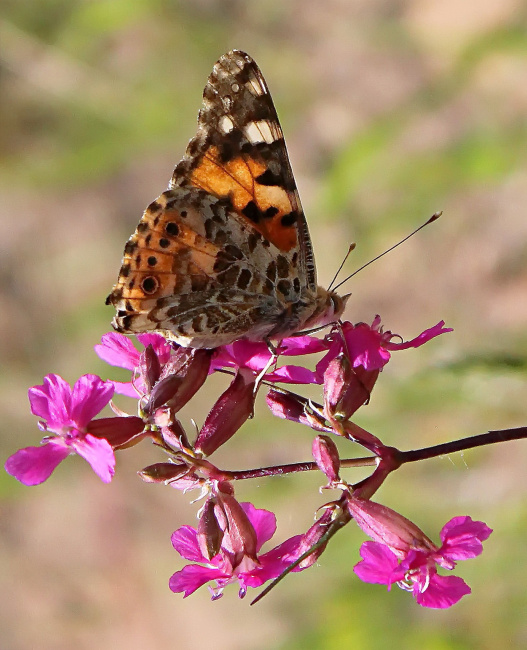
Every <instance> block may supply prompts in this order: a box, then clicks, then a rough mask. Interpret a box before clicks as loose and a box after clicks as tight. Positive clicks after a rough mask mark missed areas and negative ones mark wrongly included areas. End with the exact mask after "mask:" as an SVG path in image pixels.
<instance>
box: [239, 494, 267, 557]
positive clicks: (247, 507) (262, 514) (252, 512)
mask: <svg viewBox="0 0 527 650" xmlns="http://www.w3.org/2000/svg"><path fill="white" fill-rule="evenodd" d="M240 505H241V507H242V508H243V511H244V512H245V514H246V515H247V517H248V518H249V521H250V522H251V524H252V526H253V528H254V532H255V533H256V539H257V543H256V544H257V546H256V550H257V551H259V550H260V549H261V548H262V546H263V545H264V544H265V542H268V541H269V540H270V539H271V537H272V536H273V535H274V534H275V532H276V517H275V515H274V514H273V513H272V512H269V510H260V509H258V508H255V507H254V506H253V504H252V503H248V502H245V503H242V504H240Z"/></svg>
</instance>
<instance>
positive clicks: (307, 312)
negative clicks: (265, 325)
mask: <svg viewBox="0 0 527 650" xmlns="http://www.w3.org/2000/svg"><path fill="white" fill-rule="evenodd" d="M346 299H347V296H345V297H344V298H342V297H341V296H339V295H338V294H337V293H335V292H334V291H327V290H326V289H324V287H321V286H318V287H317V292H316V294H314V295H311V296H309V297H304V298H303V299H301V300H299V301H298V302H295V303H292V304H290V305H288V306H287V308H286V309H284V311H283V312H282V313H281V314H280V315H279V317H278V318H277V323H276V326H275V327H274V328H273V329H272V330H271V331H270V332H269V333H268V334H267V338H271V339H281V338H285V337H287V336H291V335H293V334H298V332H301V331H304V330H311V329H314V328H319V327H324V326H325V325H329V324H330V323H334V322H336V321H338V320H339V318H340V316H341V315H342V312H343V311H344V307H345V306H346Z"/></svg>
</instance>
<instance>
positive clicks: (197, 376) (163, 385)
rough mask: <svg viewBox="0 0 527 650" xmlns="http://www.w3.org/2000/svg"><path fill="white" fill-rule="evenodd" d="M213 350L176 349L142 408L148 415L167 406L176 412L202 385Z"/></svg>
mask: <svg viewBox="0 0 527 650" xmlns="http://www.w3.org/2000/svg"><path fill="white" fill-rule="evenodd" d="M211 356H212V350H194V349H191V348H182V347H180V348H178V349H177V350H176V352H175V354H174V356H173V358H172V359H171V360H170V361H169V362H168V363H166V364H165V366H164V368H163V370H162V372H161V377H160V379H159V381H158V382H157V383H156V384H155V385H154V387H153V388H152V391H151V394H150V397H149V400H148V402H147V404H146V405H145V410H146V411H147V413H153V412H154V411H155V410H156V409H157V408H159V407H160V406H163V405H164V404H167V405H168V406H170V408H171V409H172V412H173V413H177V412H178V411H179V410H180V409H181V408H183V406H185V404H186V403H187V402H188V401H189V400H190V399H191V398H192V397H194V395H195V394H196V393H197V391H198V390H199V389H200V388H201V387H202V386H203V384H204V383H205V380H206V379H207V375H208V372H209V367H210V359H211Z"/></svg>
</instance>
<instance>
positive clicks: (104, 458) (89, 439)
mask: <svg viewBox="0 0 527 650" xmlns="http://www.w3.org/2000/svg"><path fill="white" fill-rule="evenodd" d="M71 446H72V447H73V449H75V451H76V452H77V453H78V454H79V456H82V457H83V458H84V460H86V461H88V463H89V464H90V465H91V468H92V469H93V471H94V472H95V473H96V474H97V476H98V477H99V478H100V479H101V480H102V481H104V483H109V482H110V481H111V480H112V476H113V475H114V471H115V456H114V453H113V449H112V446H111V445H110V443H109V442H108V441H107V440H105V439H104V438H96V437H95V436H92V435H91V434H89V433H88V434H87V435H86V436H83V437H82V438H78V439H77V440H74V441H73V443H72V445H71Z"/></svg>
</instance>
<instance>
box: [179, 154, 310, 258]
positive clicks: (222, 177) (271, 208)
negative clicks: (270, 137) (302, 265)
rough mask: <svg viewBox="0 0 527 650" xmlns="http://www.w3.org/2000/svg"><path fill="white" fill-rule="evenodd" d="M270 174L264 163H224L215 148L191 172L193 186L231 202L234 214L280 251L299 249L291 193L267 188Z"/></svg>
mask: <svg viewBox="0 0 527 650" xmlns="http://www.w3.org/2000/svg"><path fill="white" fill-rule="evenodd" d="M268 178H269V170H268V167H267V166H266V164H265V163H264V162H261V161H259V160H255V159H253V158H251V157H249V156H238V157H235V158H233V159H231V160H228V161H225V162H223V161H222V160H221V156H220V152H219V151H218V149H217V148H216V147H210V149H209V150H208V151H207V152H206V153H205V155H204V156H203V157H202V158H201V160H200V162H199V164H198V165H197V166H196V167H195V168H194V169H193V170H192V174H191V177H190V180H191V182H192V184H193V185H195V186H196V187H199V188H201V189H204V190H205V191H207V192H209V193H210V194H212V195H214V196H218V197H221V198H229V199H230V201H231V203H232V206H233V208H234V210H235V211H236V212H237V213H238V214H240V215H243V216H244V217H246V218H247V219H249V220H250V221H251V223H252V224H253V226H254V227H255V228H256V230H258V231H259V232H260V233H261V234H262V235H263V236H264V237H265V238H266V239H268V240H269V241H270V242H271V243H273V244H274V245H275V246H276V247H277V248H278V249H279V250H281V251H284V252H288V251H290V250H291V249H292V248H294V247H295V246H297V245H298V235H297V229H296V227H294V226H296V223H297V218H298V214H297V212H296V211H295V210H294V208H293V206H292V204H291V201H290V199H289V194H288V192H287V191H286V190H285V189H284V188H283V187H281V186H279V185H276V184H268V183H267V184H266V179H268Z"/></svg>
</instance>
